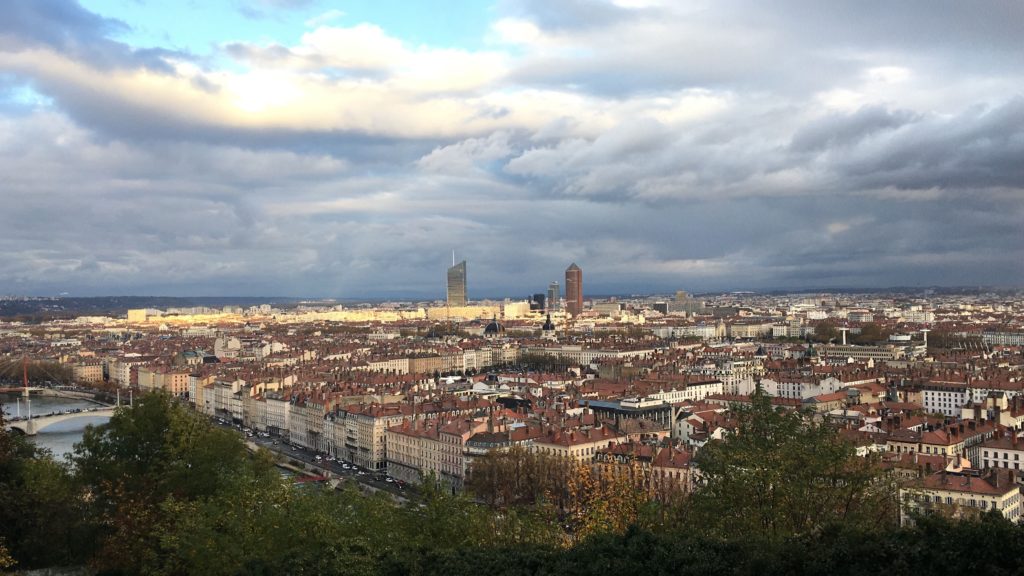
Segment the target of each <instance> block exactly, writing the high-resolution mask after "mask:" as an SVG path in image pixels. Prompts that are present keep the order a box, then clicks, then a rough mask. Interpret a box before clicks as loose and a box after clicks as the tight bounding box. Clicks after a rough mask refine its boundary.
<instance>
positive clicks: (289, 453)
mask: <svg viewBox="0 0 1024 576" xmlns="http://www.w3.org/2000/svg"><path fill="white" fill-rule="evenodd" d="M213 423H214V425H215V426H218V427H220V428H225V429H228V430H233V431H236V432H238V433H239V434H242V431H241V430H239V429H238V427H237V426H235V425H232V424H221V423H220V422H218V421H217V420H216V419H214V420H213ZM246 440H248V441H249V442H252V443H254V444H256V445H257V446H259V447H261V448H266V449H267V450H269V451H271V452H273V453H275V454H279V455H280V456H281V458H282V459H283V460H284V461H286V462H287V461H288V460H295V461H298V462H301V463H302V464H304V465H305V466H304V467H305V469H306V470H307V471H309V472H312V473H317V472H318V473H320V474H322V475H323V476H326V477H328V478H340V479H342V480H353V481H355V482H358V483H359V484H360V485H362V487H363V488H365V489H369V490H370V491H383V492H386V493H389V494H391V495H392V496H394V497H395V499H397V500H398V501H399V502H405V501H407V500H408V499H409V497H410V496H411V495H412V494H413V493H415V490H414V489H413V488H410V487H409V486H408V485H402V484H400V483H398V482H388V481H387V480H386V479H384V478H386V476H385V475H384V474H383V473H374V472H370V471H368V470H365V469H361V468H359V467H358V466H356V465H354V464H352V463H350V462H342V461H330V460H327V455H325V454H320V456H321V460H319V461H317V460H316V456H317V453H316V452H314V451H313V450H308V449H305V448H302V447H293V446H291V445H290V444H288V442H286V441H285V440H283V439H281V438H274V437H271V438H264V437H261V436H258V435H253V436H251V437H248V438H246ZM346 466H347V467H346ZM378 478H380V479H378Z"/></svg>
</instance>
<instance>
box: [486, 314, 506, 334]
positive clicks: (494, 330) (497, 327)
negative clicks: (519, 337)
mask: <svg viewBox="0 0 1024 576" xmlns="http://www.w3.org/2000/svg"><path fill="white" fill-rule="evenodd" d="M504 331H505V327H504V326H502V325H501V324H499V323H498V318H497V317H494V318H492V319H491V322H490V324H488V325H487V326H484V336H497V335H498V334H500V333H502V332H504Z"/></svg>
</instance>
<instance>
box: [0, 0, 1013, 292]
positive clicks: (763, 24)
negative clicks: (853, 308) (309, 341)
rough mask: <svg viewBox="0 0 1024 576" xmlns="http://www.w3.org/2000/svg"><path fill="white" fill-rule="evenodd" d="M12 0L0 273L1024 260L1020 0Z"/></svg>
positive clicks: (103, 284) (878, 270) (102, 287)
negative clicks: (457, 262) (896, 0)
mask: <svg viewBox="0 0 1024 576" xmlns="http://www.w3.org/2000/svg"><path fill="white" fill-rule="evenodd" d="M5 7H6V8H7V10H6V11H5V18H4V19H3V21H2V22H0V38H3V42H2V43H0V151H2V154H0V173H3V174H4V175H5V186H3V188H2V189H0V202H2V203H3V205H4V210H2V211H0V230H2V232H0V254H2V255H0V279H2V280H0V293H8V294H29V295H60V294H62V293H68V294H70V295H75V296H93V295H168V296H198V295H204V296H256V295H270V296H281V297H336V298H374V297H384V298H387V297H392V296H395V297H414V298H438V297H441V298H443V297H444V296H445V294H444V293H443V292H442V291H441V289H440V286H439V283H438V270H439V268H440V266H441V263H442V262H443V257H441V256H439V255H441V254H446V253H447V252H448V250H449V249H450V247H451V246H460V247H465V253H464V254H462V255H461V256H462V257H464V258H466V259H468V260H472V261H473V262H474V267H473V268H474V280H473V287H472V290H473V294H474V295H480V296H482V297H484V296H486V295H498V294H507V295H516V294H527V293H529V294H532V293H535V292H538V291H541V290H543V287H544V286H547V285H548V284H549V283H550V281H551V278H552V277H556V276H555V274H557V271H560V270H563V269H564V267H565V264H566V262H572V261H577V262H582V263H584V265H585V266H586V269H587V273H588V291H592V292H593V293H598V294H628V293H651V292H669V291H674V290H675V289H677V288H679V287H685V288H686V289H687V290H690V291H694V292H715V291H734V290H803V289H828V288H840V289H850V290H855V289H858V288H872V287H883V286H907V287H914V286H978V285H984V286H996V287H1020V286H1022V285H1024V267H1022V266H1021V265H1020V262H1024V232H1022V228H1021V226H1020V222H1021V221H1024V188H1022V183H1024V172H1022V170H1024V168H1022V164H1021V162H1020V160H1019V159H1020V158H1021V157H1024V91H1022V88H1021V86H1024V70H1022V69H1021V68H1020V66H1019V65H1018V63H1019V61H1020V57H1021V56H1022V55H1024V52H1022V50H1024V48H1022V46H1024V45H1022V43H1021V42H1020V40H1019V30H1018V28H1019V26H1018V24H1017V23H1018V22H1020V21H1022V20H1024V7H1022V6H1021V5H1020V4H1019V3H1006V2H996V1H994V0H993V1H989V2H976V3H970V4H957V3H950V4H942V5H939V6H936V5H935V4H934V3H931V2H905V3H900V4H898V5H890V4H879V5H866V4H864V3H861V2H853V1H846V0H842V1H838V2H830V3H827V4H821V3H816V2H809V1H807V2H799V1H786V2H781V3H777V4H773V5H770V6H769V5H764V4H763V3H757V2H752V1H749V0H747V1H741V0H736V1H723V2H714V3H703V2H662V1H659V0H628V1H627V0H608V1H592V2H588V1H584V0H565V1H563V2H540V1H525V2H504V1H496V2H494V3H481V2H468V1H460V2H456V3H454V4H453V3H445V4H439V3H430V2H424V3H417V4H416V5H414V6H410V5H408V3H402V4H399V3H397V2H393V1H384V2H375V3H369V2H360V1H353V2H348V3H338V2H328V1H325V0H289V1H281V0H256V1H254V2H249V3H239V2H234V1H233V0H232V1H220V2H215V1H211V2H204V3H184V4H182V3H166V4H157V3H147V2H129V1H122V0H81V1H80V2H76V1H73V0H10V1H9V2H8V3H6V4H5ZM609 39H614V41H609ZM460 250H461V248H460Z"/></svg>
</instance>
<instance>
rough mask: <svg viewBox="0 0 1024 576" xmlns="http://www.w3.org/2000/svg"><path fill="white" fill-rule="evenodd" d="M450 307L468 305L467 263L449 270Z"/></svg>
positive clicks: (460, 263)
mask: <svg viewBox="0 0 1024 576" xmlns="http://www.w3.org/2000/svg"><path fill="white" fill-rule="evenodd" d="M448 305H449V306H465V305H466V261H465V260H463V261H462V262H459V263H458V264H456V265H454V266H452V267H451V268H449V269H448Z"/></svg>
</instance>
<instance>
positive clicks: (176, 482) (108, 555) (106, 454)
mask: <svg viewBox="0 0 1024 576" xmlns="http://www.w3.org/2000/svg"><path fill="white" fill-rule="evenodd" d="M72 459H73V461H74V462H75V470H76V474H77V478H76V480H77V482H78V483H80V485H81V486H82V488H83V489H84V490H85V491H86V492H87V493H88V494H89V495H90V498H89V517H91V518H94V519H96V521H97V522H98V524H99V526H98V534H97V543H96V544H97V548H98V551H97V553H96V555H95V557H94V564H95V565H96V567H97V568H100V569H103V570H113V571H128V572H132V571H139V567H140V566H147V567H151V566H154V565H159V563H160V558H161V554H162V552H161V546H160V534H161V527H162V526H164V525H166V524H168V523H172V522H175V521H177V517H176V516H174V515H173V514H171V513H170V512H174V511H175V510H177V508H175V507H173V506H169V503H173V502H179V503H181V502H184V503H190V502H194V501H196V500H199V499H203V498H213V497H216V496H217V495H219V494H221V493H222V492H224V491H228V490H230V489H234V488H235V487H236V486H237V482H238V481H239V479H240V478H244V479H249V480H250V481H252V482H262V483H268V482H280V480H279V478H278V477H277V475H276V472H275V471H274V470H273V468H272V463H271V462H270V460H269V459H268V458H267V457H264V456H257V457H250V456H249V454H248V452H247V451H246V448H245V445H244V444H243V442H242V440H241V438H240V437H238V436H237V435H235V434H233V433H232V432H230V431H227V430H221V429H217V428H214V427H213V426H212V425H211V424H210V421H209V420H208V419H206V418H204V417H202V416H200V415H198V414H195V413H193V412H191V411H189V410H188V409H186V408H185V407H183V406H181V405H180V404H178V403H176V402H174V401H173V400H172V399H171V398H170V396H169V395H167V394H166V393H158V392H154V393H150V394H146V395H145V396H143V397H142V398H141V399H139V400H138V401H137V402H136V404H135V407H134V408H121V409H119V410H118V411H117V412H115V414H114V415H113V416H112V417H111V419H110V421H109V422H108V423H107V424H105V425H103V426H99V427H89V428H87V429H86V431H85V433H84V435H83V437H82V442H80V443H79V444H78V445H76V447H75V453H74V456H73V457H72ZM145 571H147V572H151V571H153V570H145Z"/></svg>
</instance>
